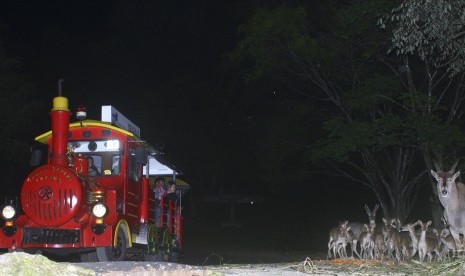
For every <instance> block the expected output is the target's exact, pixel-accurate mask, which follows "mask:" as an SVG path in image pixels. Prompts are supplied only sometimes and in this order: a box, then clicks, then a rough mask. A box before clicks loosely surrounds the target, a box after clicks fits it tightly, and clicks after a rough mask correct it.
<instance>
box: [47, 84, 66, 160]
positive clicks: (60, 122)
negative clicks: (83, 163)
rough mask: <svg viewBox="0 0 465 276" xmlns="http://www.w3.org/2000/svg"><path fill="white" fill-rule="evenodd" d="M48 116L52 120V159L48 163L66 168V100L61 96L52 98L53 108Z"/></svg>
mask: <svg viewBox="0 0 465 276" xmlns="http://www.w3.org/2000/svg"><path fill="white" fill-rule="evenodd" d="M60 94H61V91H60ZM50 114H51V119H52V158H51V160H50V162H51V163H52V164H56V165H61V166H65V167H68V157H67V156H66V152H67V147H68V132H69V121H70V112H69V109H68V98H66V97H62V96H61V95H60V96H58V97H55V98H53V108H52V110H51V111H50Z"/></svg>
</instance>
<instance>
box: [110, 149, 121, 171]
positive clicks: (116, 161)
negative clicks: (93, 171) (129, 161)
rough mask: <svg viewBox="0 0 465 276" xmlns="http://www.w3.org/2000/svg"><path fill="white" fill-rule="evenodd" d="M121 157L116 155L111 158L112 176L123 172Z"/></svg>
mask: <svg viewBox="0 0 465 276" xmlns="http://www.w3.org/2000/svg"><path fill="white" fill-rule="evenodd" d="M120 159H121V158H120V155H119V154H115V155H113V156H112V157H111V174H112V175H119V172H120V171H121V161H120Z"/></svg>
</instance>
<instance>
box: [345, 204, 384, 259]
mask: <svg viewBox="0 0 465 276" xmlns="http://www.w3.org/2000/svg"><path fill="white" fill-rule="evenodd" d="M378 208H379V205H378V204H376V205H375V207H374V208H373V211H371V210H370V208H369V207H368V205H367V204H365V212H366V213H367V215H368V223H369V225H370V226H373V228H375V226H376V211H378ZM364 225H365V224H364V223H360V222H350V223H349V226H350V229H351V231H352V233H353V235H354V238H353V240H352V243H351V248H352V257H353V256H354V253H355V255H357V257H359V258H361V256H360V255H361V253H358V251H357V244H359V241H360V235H361V234H362V233H363V232H364V231H365V226H364Z"/></svg>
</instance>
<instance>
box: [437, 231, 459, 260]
mask: <svg viewBox="0 0 465 276" xmlns="http://www.w3.org/2000/svg"><path fill="white" fill-rule="evenodd" d="M439 240H440V241H441V244H442V248H441V249H442V250H441V254H442V257H448V258H450V252H451V251H452V257H455V253H456V250H457V247H456V246H455V241H454V238H453V237H452V235H451V234H450V231H449V229H447V228H444V229H442V230H441V232H439Z"/></svg>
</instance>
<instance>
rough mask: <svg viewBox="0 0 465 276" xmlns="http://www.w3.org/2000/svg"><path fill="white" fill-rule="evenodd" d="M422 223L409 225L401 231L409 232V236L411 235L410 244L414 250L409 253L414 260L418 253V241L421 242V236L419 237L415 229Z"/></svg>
mask: <svg viewBox="0 0 465 276" xmlns="http://www.w3.org/2000/svg"><path fill="white" fill-rule="evenodd" d="M420 223H421V220H418V221H417V222H415V223H407V224H405V225H404V226H402V227H401V228H400V229H401V231H407V232H408V234H409V235H410V242H411V246H412V247H411V248H412V250H411V251H410V252H409V258H410V259H411V258H413V256H415V254H416V253H417V251H418V240H419V238H420V237H419V235H417V233H416V231H415V227H416V226H418V225H419V224H420Z"/></svg>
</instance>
